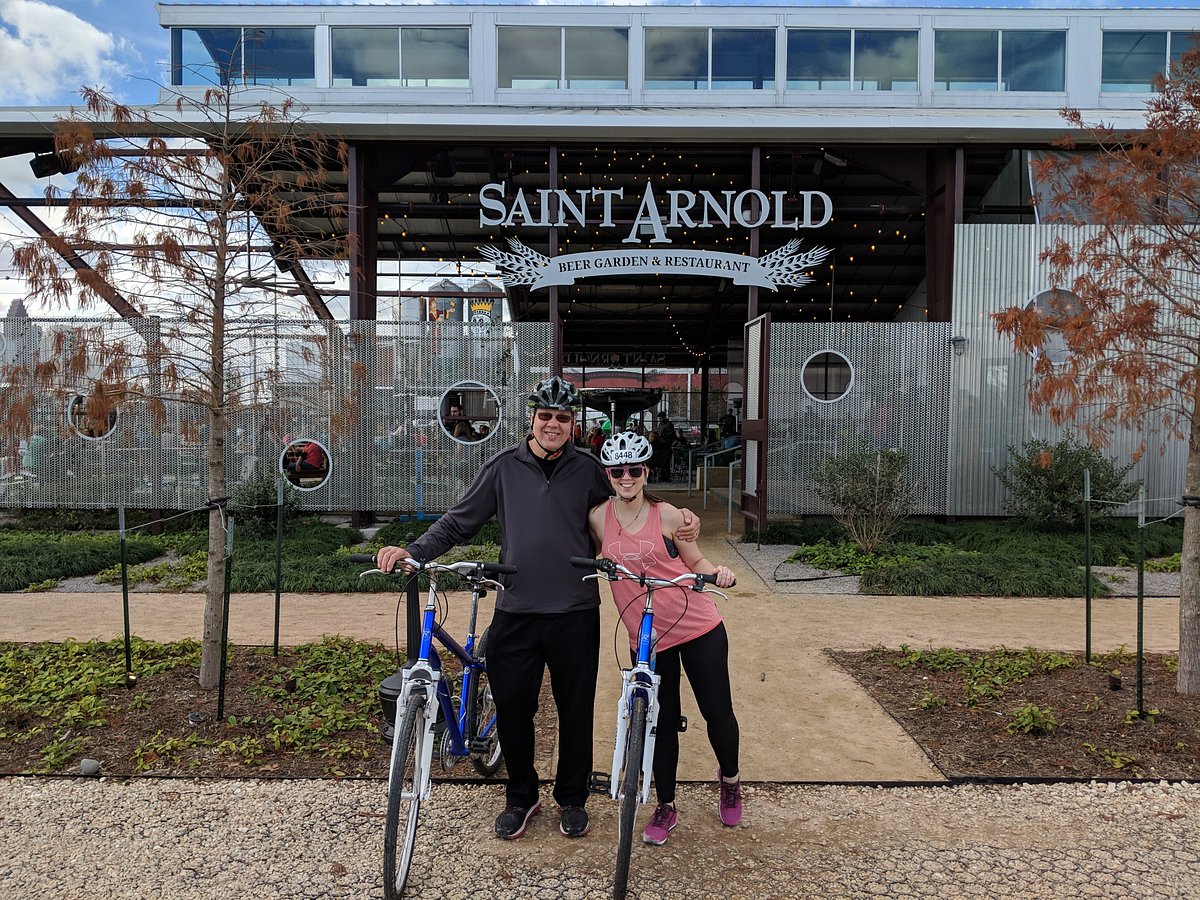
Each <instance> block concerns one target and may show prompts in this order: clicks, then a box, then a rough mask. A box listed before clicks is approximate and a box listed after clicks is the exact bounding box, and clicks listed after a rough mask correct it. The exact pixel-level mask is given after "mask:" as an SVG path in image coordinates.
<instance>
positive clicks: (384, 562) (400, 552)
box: [375, 547, 412, 573]
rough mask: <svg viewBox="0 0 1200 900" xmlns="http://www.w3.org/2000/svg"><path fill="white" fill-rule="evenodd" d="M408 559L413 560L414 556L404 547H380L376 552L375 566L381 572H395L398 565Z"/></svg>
mask: <svg viewBox="0 0 1200 900" xmlns="http://www.w3.org/2000/svg"><path fill="white" fill-rule="evenodd" d="M406 559H412V554H411V553H409V552H408V551H407V550H405V549H404V548H403V547H380V548H379V550H377V551H376V552H375V565H377V566H378V567H379V571H381V572H389V573H390V572H393V571H395V570H396V567H397V565H399V564H401V563H403V562H404V560H406Z"/></svg>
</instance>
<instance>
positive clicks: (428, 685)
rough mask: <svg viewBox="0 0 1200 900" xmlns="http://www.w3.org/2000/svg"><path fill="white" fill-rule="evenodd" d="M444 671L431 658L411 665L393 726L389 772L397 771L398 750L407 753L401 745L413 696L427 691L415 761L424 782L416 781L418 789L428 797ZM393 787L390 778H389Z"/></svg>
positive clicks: (405, 677) (415, 786) (422, 796)
mask: <svg viewBox="0 0 1200 900" xmlns="http://www.w3.org/2000/svg"><path fill="white" fill-rule="evenodd" d="M441 677H442V673H441V671H439V670H438V669H435V668H433V667H432V666H430V665H429V663H428V661H427V660H417V662H416V663H415V664H414V665H413V666H412V668H410V669H405V670H404V682H403V684H402V685H401V687H400V696H399V698H397V700H396V724H395V727H394V730H393V735H394V737H393V739H392V762H391V765H390V766H389V767H388V772H389V773H390V772H393V771H395V765H396V754H397V753H403V752H404V748H403V747H401V746H400V739H399V738H400V719H401V717H402V716H403V715H404V714H405V711H406V710H407V709H408V701H409V699H410V698H411V697H412V696H413V695H414V694H416V693H422V694H424V695H425V705H424V707H423V708H422V710H423V721H422V723H421V727H422V734H423V735H424V736H423V738H422V739H421V759H420V761H419V762H418V761H416V760H414V765H419V766H420V773H421V783H420V784H415V785H414V790H415V793H416V794H417V795H418V796H419V798H420V799H421V800H428V799H429V796H430V791H431V788H432V782H431V780H430V774H431V768H430V767H431V766H432V764H433V744H434V741H433V723H434V722H435V721H436V719H437V713H438V699H437V692H438V682H439V681H440V680H441ZM389 787H390V782H389Z"/></svg>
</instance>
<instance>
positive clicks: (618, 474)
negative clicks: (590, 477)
mask: <svg viewBox="0 0 1200 900" xmlns="http://www.w3.org/2000/svg"><path fill="white" fill-rule="evenodd" d="M626 472H628V473H629V477H630V478H641V477H642V476H643V475H644V474H646V467H645V466H609V467H608V477H609V478H624V477H625V473H626Z"/></svg>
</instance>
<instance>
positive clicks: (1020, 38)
mask: <svg viewBox="0 0 1200 900" xmlns="http://www.w3.org/2000/svg"><path fill="white" fill-rule="evenodd" d="M1000 47H1001V52H1000V81H1001V84H1002V85H1003V87H1004V90H1006V91H1056V92H1059V93H1061V92H1062V91H1064V90H1066V78H1067V35H1066V32H1063V31H1005V32H1004V33H1003V34H1002V35H1001V42H1000Z"/></svg>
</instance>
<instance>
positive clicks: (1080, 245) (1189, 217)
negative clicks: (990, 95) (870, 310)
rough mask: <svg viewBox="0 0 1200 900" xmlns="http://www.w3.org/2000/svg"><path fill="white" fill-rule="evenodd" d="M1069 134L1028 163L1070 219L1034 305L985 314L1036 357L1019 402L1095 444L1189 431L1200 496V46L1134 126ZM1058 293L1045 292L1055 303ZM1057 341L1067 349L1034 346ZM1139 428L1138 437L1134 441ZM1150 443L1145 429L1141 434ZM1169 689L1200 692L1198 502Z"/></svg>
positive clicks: (1085, 128)
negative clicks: (1118, 432) (1159, 430)
mask: <svg viewBox="0 0 1200 900" xmlns="http://www.w3.org/2000/svg"><path fill="white" fill-rule="evenodd" d="M1064 117H1065V118H1066V120H1067V122H1068V123H1069V124H1070V125H1071V126H1072V127H1073V128H1074V129H1075V137H1074V138H1073V139H1072V138H1069V139H1067V140H1064V141H1063V142H1062V144H1061V147H1062V149H1063V150H1064V151H1066V152H1064V153H1061V154H1057V155H1054V156H1051V157H1050V158H1047V159H1045V160H1042V161H1039V163H1037V165H1036V174H1037V175H1038V177H1039V179H1040V180H1041V182H1042V183H1043V184H1044V185H1046V188H1045V189H1044V190H1043V191H1042V193H1041V195H1040V197H1039V198H1038V200H1039V201H1040V202H1041V203H1042V204H1043V205H1044V208H1046V209H1048V210H1049V215H1048V216H1047V218H1048V219H1049V220H1050V221H1054V222H1060V223H1064V224H1069V225H1075V226H1078V227H1076V228H1073V229H1067V230H1065V231H1064V232H1061V233H1060V234H1059V235H1058V236H1057V237H1055V238H1054V239H1053V241H1052V242H1051V244H1050V246H1049V247H1048V248H1047V249H1046V250H1045V251H1044V252H1043V253H1042V259H1043V261H1044V262H1045V263H1046V264H1047V266H1048V269H1049V271H1050V275H1051V282H1052V285H1053V287H1054V291H1053V294H1052V300H1051V302H1050V303H1048V304H1046V305H1045V306H1044V307H1043V308H1041V309H1037V308H1034V307H1032V306H1031V307H1028V308H1010V309H1006V310H1004V311H1002V312H1000V313H998V314H996V316H995V319H996V326H997V329H998V331H999V332H1000V333H1001V334H1003V335H1006V336H1008V337H1009V338H1011V340H1012V343H1013V346H1014V348H1015V349H1017V350H1018V351H1022V352H1031V353H1033V354H1034V355H1035V357H1036V363H1035V366H1034V374H1033V378H1032V379H1031V381H1030V384H1029V391H1028V393H1029V399H1030V402H1031V404H1032V405H1033V407H1034V408H1035V409H1037V410H1042V411H1046V412H1048V413H1049V414H1050V416H1051V418H1052V420H1053V421H1055V422H1056V423H1060V424H1062V423H1074V424H1076V425H1077V426H1078V427H1079V428H1080V429H1081V430H1083V432H1084V433H1085V434H1087V435H1088V437H1089V438H1090V439H1091V440H1092V441H1093V442H1094V443H1095V444H1096V445H1098V446H1100V445H1103V443H1104V442H1105V440H1106V439H1107V437H1108V436H1109V435H1110V434H1111V433H1112V432H1113V430H1114V429H1118V428H1130V429H1134V430H1140V429H1141V427H1142V423H1143V422H1144V421H1145V418H1146V417H1147V415H1148V414H1150V413H1153V414H1154V416H1155V418H1156V419H1157V420H1158V421H1160V422H1162V423H1163V426H1164V427H1165V429H1167V431H1168V432H1169V433H1170V434H1171V435H1172V436H1174V437H1177V438H1184V439H1186V440H1187V441H1188V453H1187V471H1186V481H1185V488H1184V490H1185V493H1186V495H1187V496H1190V497H1200V49H1192V50H1189V51H1188V52H1187V53H1185V54H1183V56H1182V58H1181V59H1179V60H1178V61H1177V62H1176V63H1174V64H1173V65H1172V68H1171V71H1170V73H1169V77H1162V76H1160V77H1159V79H1158V82H1157V84H1156V93H1155V96H1154V97H1153V99H1151V100H1150V101H1148V103H1147V108H1146V117H1145V128H1144V129H1141V130H1138V131H1136V132H1133V133H1117V132H1116V131H1115V130H1114V129H1113V128H1111V127H1110V126H1107V125H1104V124H1089V123H1086V122H1085V121H1084V120H1083V117H1082V115H1081V114H1080V112H1079V111H1078V110H1067V111H1065V112H1064ZM1055 298H1057V302H1055ZM1052 344H1057V345H1058V346H1059V347H1060V348H1063V350H1064V351H1065V352H1059V353H1053V354H1052V353H1048V352H1044V351H1046V350H1047V349H1048V347H1049V346H1050V345H1052ZM1147 438H1149V436H1147V435H1143V449H1147V447H1146V441H1147ZM1151 440H1152V438H1151ZM1181 582H1182V583H1181V597H1180V606H1179V674H1178V680H1177V684H1176V687H1177V690H1178V691H1179V692H1180V693H1184V694H1200V508H1196V507H1192V506H1188V507H1187V508H1185V510H1184V531H1183V553H1182V568H1181Z"/></svg>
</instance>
